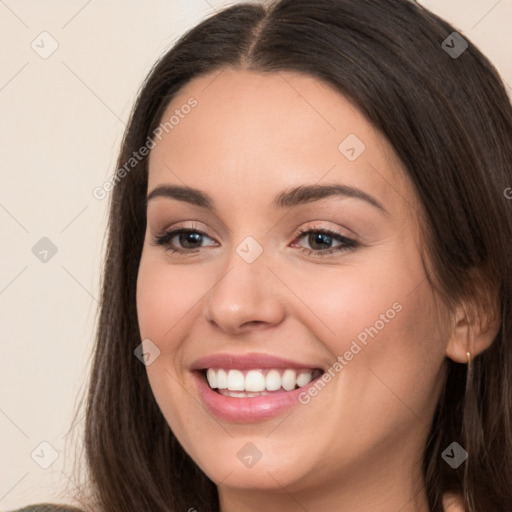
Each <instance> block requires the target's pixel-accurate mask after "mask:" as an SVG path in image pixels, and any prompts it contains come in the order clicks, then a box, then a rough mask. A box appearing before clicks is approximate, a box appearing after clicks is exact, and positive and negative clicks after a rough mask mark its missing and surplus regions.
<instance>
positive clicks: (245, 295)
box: [206, 236, 283, 331]
mask: <svg viewBox="0 0 512 512" xmlns="http://www.w3.org/2000/svg"><path fill="white" fill-rule="evenodd" d="M271 259H272V258H269V253H268V249H267V250H264V248H263V246H262V244H260V243H259V242H258V241H257V240H256V239H255V238H254V237H253V236H246V237H245V238H244V239H242V241H241V242H240V243H239V244H238V245H236V246H235V247H234V250H233V251H232V252H231V254H230V255H229V257H228V258H227V259H226V264H225V266H223V267H222V268H223V273H222V275H221V276H219V278H218V279H217V280H216V284H215V285H214V286H213V288H212V289H211V290H210V293H209V297H208V303H207V311H206V316H207V319H208V320H209V321H213V322H214V323H216V324H217V325H218V326H219V327H221V328H223V329H225V330H231V331H236V330H237V329H238V328H240V327H241V326H242V325H244V324H247V323H249V322H262V323H269V324H272V323H276V322H279V321H280V319H281V318H282V315H283V309H282V308H283V306H282V301H279V300H278V294H279V293H278V290H277V289H276V286H279V284H278V282H277V281H278V280H276V279H275V277H274V276H273V274H272V272H271V271H270V270H269V269H268V268H267V265H269V266H270V265H271Z"/></svg>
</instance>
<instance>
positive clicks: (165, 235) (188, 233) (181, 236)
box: [153, 226, 211, 253]
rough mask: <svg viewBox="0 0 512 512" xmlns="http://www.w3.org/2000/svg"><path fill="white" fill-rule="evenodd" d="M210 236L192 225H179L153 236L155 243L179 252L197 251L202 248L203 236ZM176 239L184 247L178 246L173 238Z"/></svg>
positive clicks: (168, 249)
mask: <svg viewBox="0 0 512 512" xmlns="http://www.w3.org/2000/svg"><path fill="white" fill-rule="evenodd" d="M203 237H206V238H210V237H209V236H208V235H207V234H206V233H204V232H203V231H200V230H198V229H195V228H194V227H193V226H192V228H191V227H187V228H185V227H183V226H178V227H176V228H174V229H171V230H169V231H163V232H161V233H158V234H157V235H156V236H155V237H154V238H153V245H158V246H163V247H165V248H166V250H167V251H170V252H178V253H195V252H198V250H199V249H200V248H201V242H202V238H203ZM174 239H176V240H177V242H179V244H183V246H182V247H178V248H176V247H175V245H174V243H173V240H174ZM210 240H211V239H210Z"/></svg>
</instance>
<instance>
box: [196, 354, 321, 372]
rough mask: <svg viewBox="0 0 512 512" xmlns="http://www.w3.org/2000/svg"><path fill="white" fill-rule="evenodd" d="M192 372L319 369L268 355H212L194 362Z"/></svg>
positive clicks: (312, 365) (311, 365)
mask: <svg viewBox="0 0 512 512" xmlns="http://www.w3.org/2000/svg"><path fill="white" fill-rule="evenodd" d="M190 368H191V369H192V370H205V369H207V368H236V369H238V370H251V369H256V368H300V369H315V368H318V369H321V370H323V369H322V368H321V367H319V366H315V365H314V364H305V363H298V362H296V361H291V360H290V359H283V358H282V357H277V356H272V355H270V354H258V353H251V354H228V353H221V354H212V355H210V356H206V357H201V358H200V359H197V360H196V361H194V362H193V363H192V365H191V367H190Z"/></svg>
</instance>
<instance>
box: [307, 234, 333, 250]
mask: <svg viewBox="0 0 512 512" xmlns="http://www.w3.org/2000/svg"><path fill="white" fill-rule="evenodd" d="M312 237H313V243H311V239H310V244H311V245H312V246H314V244H315V243H317V241H318V240H317V239H319V240H320V243H322V238H324V242H323V243H324V244H325V243H327V244H329V242H330V241H331V237H330V236H329V235H326V234H325V233H313V234H312ZM325 238H326V239H327V241H325ZM321 248H322V247H321Z"/></svg>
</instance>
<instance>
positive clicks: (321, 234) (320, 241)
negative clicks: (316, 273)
mask: <svg viewBox="0 0 512 512" xmlns="http://www.w3.org/2000/svg"><path fill="white" fill-rule="evenodd" d="M305 235H308V237H307V238H306V241H307V243H308V244H310V245H311V246H312V247H313V248H312V249H308V248H306V247H301V248H300V249H301V250H302V251H305V252H306V253H307V254H314V255H316V256H327V255H328V254H333V253H335V252H345V251H350V250H354V249H355V248H356V247H358V245H359V244H358V242H357V241H356V240H354V239H352V238H348V237H346V236H345V235H342V234H341V233H337V232H336V231H331V230H330V229H311V228H310V229H302V230H300V231H299V233H298V235H297V238H296V239H299V238H304V237H305ZM333 240H336V241H338V242H339V244H340V245H338V246H337V247H329V248H325V247H323V248H322V247H320V248H317V246H318V245H320V246H322V245H324V246H325V245H330V244H332V242H333Z"/></svg>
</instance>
